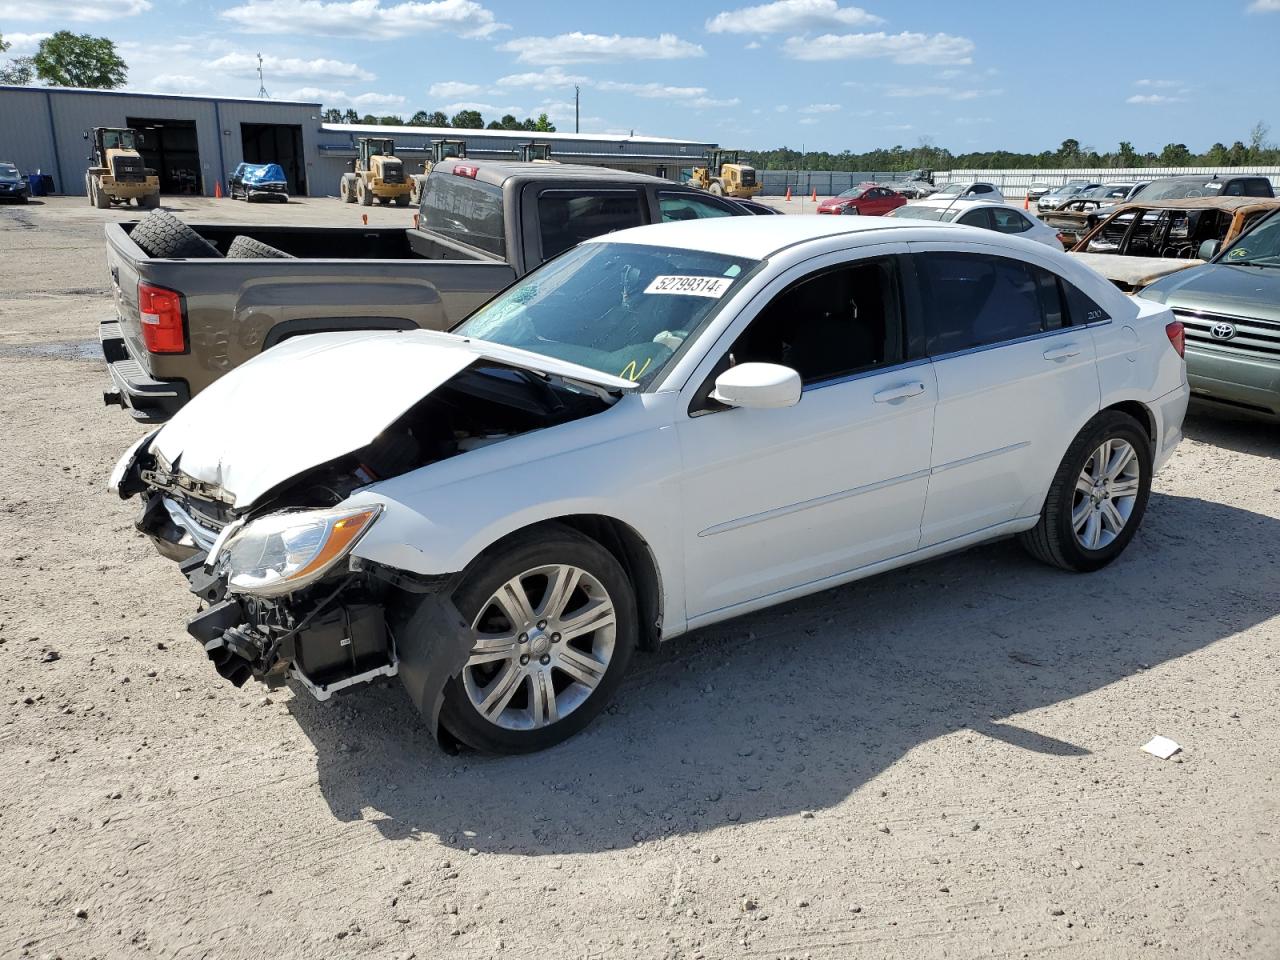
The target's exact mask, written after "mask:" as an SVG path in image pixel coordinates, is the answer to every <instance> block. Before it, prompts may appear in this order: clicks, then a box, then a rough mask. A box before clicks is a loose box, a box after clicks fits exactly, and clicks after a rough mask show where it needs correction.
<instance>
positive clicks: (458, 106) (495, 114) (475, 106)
mask: <svg viewBox="0 0 1280 960" xmlns="http://www.w3.org/2000/svg"><path fill="white" fill-rule="evenodd" d="M440 109H441V110H443V111H444V112H445V113H457V112H458V111H460V110H478V111H480V112H481V113H482V114H484V115H485V119H486V120H497V119H498V118H499V117H501V116H502V115H503V114H504V113H518V114H524V113H525V109H524V107H495V106H494V105H493V104H492V103H476V102H475V101H474V100H462V101H459V102H458V103H447V104H445V105H444V106H443V107H441V108H440Z"/></svg>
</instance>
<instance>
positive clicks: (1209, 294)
mask: <svg viewBox="0 0 1280 960" xmlns="http://www.w3.org/2000/svg"><path fill="white" fill-rule="evenodd" d="M1142 296H1144V297H1147V298H1148V299H1151V300H1157V301H1159V302H1160V303H1163V304H1165V305H1166V306H1169V307H1173V308H1175V309H1179V310H1204V311H1207V312H1209V313H1227V314H1233V315H1235V316H1240V317H1252V318H1256V319H1260V320H1274V321H1276V322H1278V323H1280V270H1277V269H1274V268H1271V267H1233V266H1231V265H1230V264H1226V263H1206V264H1204V265H1202V266H1199V267H1192V268H1191V269H1189V270H1184V271H1182V272H1181V273H1177V274H1175V275H1174V276H1172V277H1165V278H1164V279H1162V280H1158V281H1156V282H1155V283H1153V284H1152V285H1151V286H1149V287H1147V288H1146V289H1145V290H1143V291H1142Z"/></svg>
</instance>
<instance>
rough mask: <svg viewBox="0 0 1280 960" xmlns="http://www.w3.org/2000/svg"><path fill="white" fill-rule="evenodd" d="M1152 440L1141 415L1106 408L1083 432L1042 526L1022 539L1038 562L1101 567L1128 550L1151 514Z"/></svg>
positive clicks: (1061, 470)
mask: <svg viewBox="0 0 1280 960" xmlns="http://www.w3.org/2000/svg"><path fill="white" fill-rule="evenodd" d="M1152 468H1153V459H1152V453H1151V438H1150V437H1149V436H1147V432H1146V430H1145V429H1144V428H1143V427H1142V425H1141V424H1139V423H1138V421H1136V420H1135V419H1133V417H1131V416H1129V415H1128V414H1126V413H1121V412H1120V411H1118V410H1103V411H1102V412H1101V413H1099V414H1098V415H1097V416H1096V417H1094V418H1093V419H1092V420H1090V421H1089V422H1088V423H1087V424H1085V426H1084V428H1083V429H1082V430H1081V431H1080V432H1079V433H1078V434H1077V435H1076V438H1075V440H1073V441H1072V442H1071V446H1070V447H1068V448H1067V452H1066V455H1065V456H1064V457H1063V458H1062V463H1061V464H1060V465H1059V467H1058V472H1057V473H1056V474H1054V477H1053V483H1051V484H1050V485H1049V494H1048V496H1047V497H1045V501H1044V507H1043V508H1042V509H1041V511H1040V521H1039V522H1038V523H1037V524H1036V525H1035V526H1034V527H1033V528H1032V529H1030V530H1028V531H1026V532H1025V533H1021V534H1019V535H1018V538H1019V540H1020V541H1021V543H1022V546H1023V547H1024V548H1025V549H1026V551H1027V552H1028V553H1030V554H1031V555H1032V556H1033V557H1035V558H1036V559H1037V560H1039V561H1041V562H1042V563H1047V564H1049V565H1051V566H1055V567H1060V568H1062V569H1063V570H1071V571H1075V572H1077V573H1088V572H1090V571H1093V570H1100V569H1101V568H1102V567H1105V566H1106V565H1107V564H1109V563H1110V562H1111V561H1113V560H1114V559H1115V558H1116V557H1118V556H1120V554H1121V553H1123V552H1124V548H1125V547H1127V546H1128V545H1129V541H1130V540H1132V539H1133V537H1134V534H1135V533H1136V532H1137V530H1138V525H1139V524H1140V523H1141V522H1142V516H1143V514H1144V513H1145V512H1146V509H1147V499H1148V497H1149V496H1150V494H1151V474H1152Z"/></svg>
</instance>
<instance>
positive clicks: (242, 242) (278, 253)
mask: <svg viewBox="0 0 1280 960" xmlns="http://www.w3.org/2000/svg"><path fill="white" fill-rule="evenodd" d="M227 256H228V257H233V258H235V257H258V258H262V257H274V258H277V259H284V260H293V259H295V257H294V255H293V254H292V253H285V252H284V251H283V250H277V249H276V248H275V247H272V246H269V245H267V244H265V243H262V242H261V241H260V240H255V239H253V237H246V236H244V235H243V234H241V235H240V236H237V237H236V238H235V239H234V240H232V241H231V246H229V247H227Z"/></svg>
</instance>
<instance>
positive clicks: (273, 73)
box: [205, 53, 377, 81]
mask: <svg viewBox="0 0 1280 960" xmlns="http://www.w3.org/2000/svg"><path fill="white" fill-rule="evenodd" d="M205 66H206V67H207V68H208V69H210V70H219V71H221V72H223V73H227V74H230V75H231V76H233V77H257V75H258V58H257V57H256V56H253V55H252V54H248V53H228V54H226V55H225V56H221V57H219V58H218V59H217V60H211V61H209V62H208V63H206V64H205ZM262 71H263V73H264V74H265V76H266V78H267V79H269V80H270V79H275V80H321V81H324V80H375V79H377V78H376V77H375V76H374V75H373V74H372V73H370V72H369V71H368V70H365V69H364V68H362V67H361V66H359V65H358V64H354V63H346V62H345V61H342V60H326V59H324V58H323V57H318V58H316V59H315V60H300V59H298V58H297V57H273V56H263V58H262Z"/></svg>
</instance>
